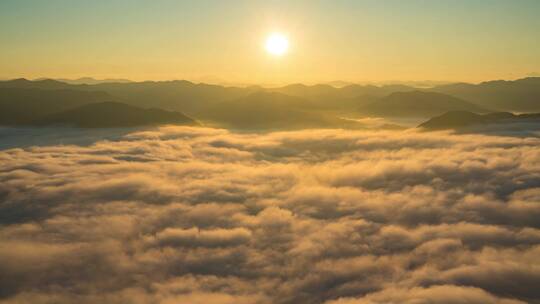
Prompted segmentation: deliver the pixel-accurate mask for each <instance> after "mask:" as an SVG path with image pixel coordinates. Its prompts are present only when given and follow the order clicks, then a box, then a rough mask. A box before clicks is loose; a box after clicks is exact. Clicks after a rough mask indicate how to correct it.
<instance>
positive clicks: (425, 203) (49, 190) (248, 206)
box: [0, 127, 540, 304]
mask: <svg viewBox="0 0 540 304" xmlns="http://www.w3.org/2000/svg"><path fill="white" fill-rule="evenodd" d="M539 146H540V139H538V138H523V137H522V138H516V137H497V136H484V135H453V134H450V133H417V132H414V131H380V132H377V131H343V130H310V131H307V130H306V131H297V132H278V133H269V134H246V133H243V134H238V133H232V132H229V131H226V130H219V129H204V128H189V127H163V128H160V129H157V130H153V131H143V132H137V133H131V134H129V135H127V136H125V137H123V138H122V139H121V140H119V141H101V142H97V143H95V144H93V145H91V146H85V147H83V146H46V147H33V148H27V149H11V150H5V151H0V303H52V302H54V303H72V302H78V303H261V304H266V303H332V304H352V303H505V304H506V303H540V291H539V290H538V288H537V287H538V286H540V149H539Z"/></svg>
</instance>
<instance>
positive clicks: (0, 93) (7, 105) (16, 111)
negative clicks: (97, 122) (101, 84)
mask: <svg viewBox="0 0 540 304" xmlns="http://www.w3.org/2000/svg"><path fill="white" fill-rule="evenodd" d="M47 83H48V82H47ZM51 84H52V85H53V86H55V87H56V86H57V84H56V83H51ZM111 100H114V97H113V96H111V95H109V94H107V93H105V92H98V91H80V90H71V89H49V90H43V89H34V88H32V89H29V88H0V125H17V124H28V123H31V122H33V121H34V120H36V119H37V118H40V117H42V116H44V115H49V114H52V113H55V112H61V111H65V110H68V109H72V108H75V107H79V106H82V105H85V104H89V103H94V102H102V101H111Z"/></svg>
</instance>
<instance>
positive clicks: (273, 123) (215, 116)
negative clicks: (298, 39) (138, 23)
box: [0, 77, 540, 129]
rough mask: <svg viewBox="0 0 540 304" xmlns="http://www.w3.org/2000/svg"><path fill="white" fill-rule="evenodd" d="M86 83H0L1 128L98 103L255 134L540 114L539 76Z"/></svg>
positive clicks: (10, 81) (49, 80) (37, 81)
mask: <svg viewBox="0 0 540 304" xmlns="http://www.w3.org/2000/svg"><path fill="white" fill-rule="evenodd" d="M86 80H88V79H86ZM82 81H85V79H82V80H81V82H82ZM86 82H87V83H66V82H62V81H58V80H52V79H43V80H36V81H30V80H26V79H14V80H8V81H0V110H1V112H0V124H4V125H5V124H11V125H13V124H21V123H25V122H26V123H27V122H28V121H35V120H36V119H37V118H42V117H44V116H46V115H49V114H52V113H60V112H63V111H67V110H70V109H73V108H76V107H79V106H82V105H85V104H89V103H98V102H116V103H122V104H125V105H126V106H133V107H137V108H140V109H150V108H155V109H161V110H165V111H174V112H178V113H180V114H182V115H184V116H186V117H192V118H193V119H195V120H199V121H203V122H205V123H207V124H209V125H217V126H226V127H233V128H257V129H266V128H270V129H274V128H301V127H347V128H348V127H356V125H355V124H354V123H352V122H351V121H349V122H347V123H344V120H343V119H341V118H340V117H348V118H355V117H357V118H361V117H366V116H369V117H373V116H376V117H382V118H388V117H397V118H401V117H403V118H406V117H419V118H430V117H433V116H437V115H441V114H444V113H446V112H450V111H466V112H472V113H477V114H482V113H488V112H491V111H502V110H504V111H510V112H540V78H538V77H537V78H534V77H530V78H525V79H520V80H516V81H491V82H485V83H480V84H476V85H475V84H463V83H458V84H450V85H441V86H436V87H433V88H429V89H418V88H414V87H410V86H406V85H385V86H373V85H356V84H348V85H345V86H343V87H333V86H330V85H326V84H320V85H309V86H308V85H303V84H293V85H288V86H283V87H277V88H263V87H259V86H249V87H226V86H220V85H209V84H195V83H192V82H189V81H184V80H176V81H157V82H156V81H145V82H121V81H120V82H104V83H102V82H100V81H97V82H92V81H86Z"/></svg>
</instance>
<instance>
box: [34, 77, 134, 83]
mask: <svg viewBox="0 0 540 304" xmlns="http://www.w3.org/2000/svg"><path fill="white" fill-rule="evenodd" d="M45 79H46V78H39V79H36V80H45ZM54 80H57V81H61V82H65V83H68V84H100V83H111V82H112V83H127V82H132V81H131V80H129V79H123V78H106V79H95V78H92V77H81V78H77V79H66V78H57V79H54Z"/></svg>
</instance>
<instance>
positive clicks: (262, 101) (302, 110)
mask: <svg viewBox="0 0 540 304" xmlns="http://www.w3.org/2000/svg"><path fill="white" fill-rule="evenodd" d="M310 105H311V101H309V100H307V99H304V98H300V97H294V96H289V95H285V94H281V93H277V92H264V91H260V92H255V93H252V94H250V95H248V96H245V97H241V98H239V99H235V100H231V101H225V102H221V103H219V104H216V105H214V106H213V107H211V108H209V109H208V111H207V112H206V113H205V114H204V116H203V118H205V119H208V120H210V121H213V122H214V123H217V124H218V125H219V126H221V127H231V128H247V129H283V128H292V129H298V128H316V127H323V128H324V127H344V126H352V125H354V124H355V123H354V122H351V121H346V120H343V119H339V118H337V117H334V116H332V115H328V114H327V113H324V112H322V111H313V110H310V107H311V106H310Z"/></svg>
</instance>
